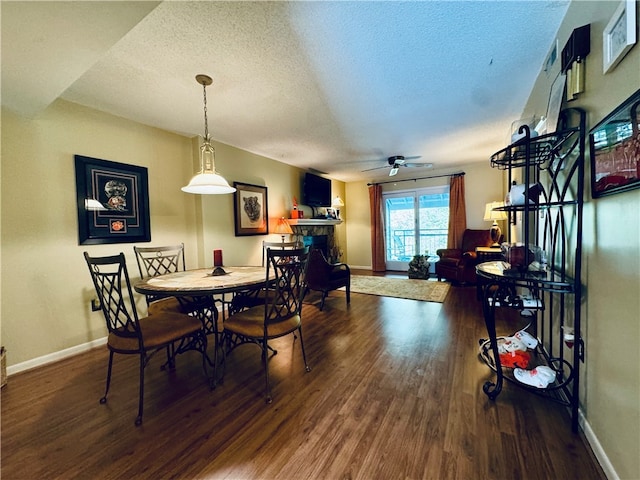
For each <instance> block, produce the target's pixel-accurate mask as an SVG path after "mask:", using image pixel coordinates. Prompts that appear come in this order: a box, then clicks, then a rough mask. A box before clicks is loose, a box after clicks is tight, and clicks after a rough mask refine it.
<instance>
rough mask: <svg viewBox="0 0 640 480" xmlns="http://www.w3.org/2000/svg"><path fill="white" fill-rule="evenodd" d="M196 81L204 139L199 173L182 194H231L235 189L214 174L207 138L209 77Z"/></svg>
mask: <svg viewBox="0 0 640 480" xmlns="http://www.w3.org/2000/svg"><path fill="white" fill-rule="evenodd" d="M196 81H197V82H198V83H199V84H200V85H202V91H203V96H204V138H203V141H202V146H201V147H200V171H199V172H198V173H197V174H196V175H195V176H194V177H193V178H192V179H191V181H190V182H189V185H187V186H186V187H182V191H183V192H187V193H195V194H199V195H217V194H221V193H233V192H235V191H236V189H235V188H233V187H231V186H230V185H229V183H228V182H227V181H226V180H225V179H224V177H222V175H219V174H218V173H217V172H216V151H215V149H214V148H213V145H211V139H210V138H209V125H208V121H207V85H211V83H212V80H211V77H209V76H207V75H196Z"/></svg>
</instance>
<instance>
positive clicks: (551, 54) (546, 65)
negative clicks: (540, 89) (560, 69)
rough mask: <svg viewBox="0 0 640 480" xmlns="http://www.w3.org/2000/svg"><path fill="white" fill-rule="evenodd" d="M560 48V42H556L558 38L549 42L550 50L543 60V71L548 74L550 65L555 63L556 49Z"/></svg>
mask: <svg viewBox="0 0 640 480" xmlns="http://www.w3.org/2000/svg"><path fill="white" fill-rule="evenodd" d="M559 49H560V44H559V43H558V39H557V38H556V41H555V42H553V43H552V44H551V51H550V52H549V54H548V55H547V58H546V60H545V61H544V72H545V73H546V74H547V75H549V72H551V67H553V65H554V64H555V63H556V59H557V58H558V51H559Z"/></svg>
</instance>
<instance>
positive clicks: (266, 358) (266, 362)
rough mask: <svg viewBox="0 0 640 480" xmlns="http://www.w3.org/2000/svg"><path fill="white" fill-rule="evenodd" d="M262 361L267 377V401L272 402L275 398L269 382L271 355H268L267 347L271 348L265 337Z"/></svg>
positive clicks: (265, 376)
mask: <svg viewBox="0 0 640 480" xmlns="http://www.w3.org/2000/svg"><path fill="white" fill-rule="evenodd" d="M261 346H262V362H263V364H264V379H265V392H266V397H265V402H266V403H272V402H273V398H272V397H271V384H270V382H269V355H267V349H268V348H269V344H268V343H267V339H266V338H265V339H264V340H263V341H262V345H261Z"/></svg>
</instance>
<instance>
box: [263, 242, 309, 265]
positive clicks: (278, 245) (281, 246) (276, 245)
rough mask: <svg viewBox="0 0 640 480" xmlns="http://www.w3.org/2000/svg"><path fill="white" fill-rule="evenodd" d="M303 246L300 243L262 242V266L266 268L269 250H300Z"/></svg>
mask: <svg viewBox="0 0 640 480" xmlns="http://www.w3.org/2000/svg"><path fill="white" fill-rule="evenodd" d="M300 246H301V245H300V244H299V242H266V241H263V242H262V266H263V267H264V266H265V262H266V258H267V249H269V248H271V249H274V250H275V249H278V248H279V249H287V250H291V249H292V248H299V247H300Z"/></svg>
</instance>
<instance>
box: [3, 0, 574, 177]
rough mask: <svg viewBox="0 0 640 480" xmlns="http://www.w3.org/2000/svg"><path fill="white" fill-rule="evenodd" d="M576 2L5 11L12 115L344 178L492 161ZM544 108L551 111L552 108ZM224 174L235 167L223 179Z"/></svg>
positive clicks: (10, 7) (149, 5) (138, 5)
mask: <svg viewBox="0 0 640 480" xmlns="http://www.w3.org/2000/svg"><path fill="white" fill-rule="evenodd" d="M568 3H569V2H568V0H565V1H553V2H552V1H544V0H538V1H507V2H497V1H472V2H462V1H424V2H322V1H316V2H211V1H201V2H187V1H165V2H146V1H143V2H122V1H118V2H108V1H107V2H94V1H92V2H7V1H3V2H2V5H1V7H2V11H1V14H2V104H3V106H5V107H7V108H9V109H11V110H14V111H16V112H17V113H20V114H21V115H25V116H36V115H37V114H38V113H39V112H41V111H42V110H43V109H44V108H46V107H47V106H48V105H49V104H50V103H51V102H53V101H54V100H55V99H56V98H63V99H65V100H68V101H71V102H76V103H79V104H82V105H86V106H89V107H92V108H96V109H98V110H102V111H105V112H108V113H112V114H114V115H118V116H121V117H125V118H129V119H132V120H135V121H138V122H141V123H144V124H147V125H152V126H155V127H159V128H162V129H165V130H169V131H174V132H177V133H180V134H184V135H188V136H194V135H198V134H200V135H202V133H203V130H204V122H203V105H202V87H201V86H200V85H198V84H197V83H196V81H195V75H196V74H199V73H204V74H208V75H209V76H211V77H212V78H213V85H212V86H211V87H208V89H207V99H208V117H209V131H210V134H211V136H212V138H214V139H215V140H217V141H220V142H223V143H227V144H230V145H234V146H237V147H239V148H242V149H245V150H247V151H250V152H253V153H257V154H260V155H263V156H266V157H269V158H273V159H275V160H279V161H282V162H285V163H288V164H292V165H297V166H299V167H301V168H305V169H306V168H313V169H316V170H318V171H321V172H324V173H326V174H328V175H329V176H330V177H332V178H335V179H339V180H344V181H355V180H362V181H371V180H383V179H384V177H385V176H386V175H388V169H387V168H383V169H379V170H374V171H368V172H364V173H363V172H362V170H366V169H371V168H374V167H377V166H384V165H386V157H388V156H391V155H406V156H414V155H420V156H421V157H422V158H421V159H420V160H416V162H430V163H433V164H434V168H433V170H427V169H424V168H411V169H409V168H403V169H401V171H400V173H399V174H398V176H397V177H396V178H398V179H400V178H409V177H412V176H424V175H429V174H431V173H432V172H434V171H437V170H438V169H450V168H457V167H462V166H463V165H465V164H469V163H473V162H486V161H488V158H489V155H490V154H491V153H492V152H493V151H495V150H497V149H499V148H501V147H502V146H503V144H504V142H505V141H506V139H507V137H508V130H509V127H510V125H511V122H513V121H514V120H515V119H517V118H519V116H520V113H521V112H522V109H523V107H524V104H525V102H526V100H527V97H528V95H529V92H530V90H531V87H532V85H533V83H534V81H535V79H536V77H537V75H538V73H539V72H540V70H541V67H542V63H543V62H544V58H545V57H546V55H547V53H548V51H549V50H550V47H551V45H552V42H553V41H555V38H556V37H555V36H556V32H557V30H558V27H559V25H560V23H561V21H562V19H563V17H564V15H565V13H566V10H567V7H568ZM541 113H542V112H541ZM221 173H223V174H224V172H221Z"/></svg>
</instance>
